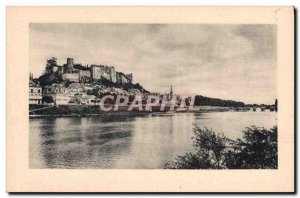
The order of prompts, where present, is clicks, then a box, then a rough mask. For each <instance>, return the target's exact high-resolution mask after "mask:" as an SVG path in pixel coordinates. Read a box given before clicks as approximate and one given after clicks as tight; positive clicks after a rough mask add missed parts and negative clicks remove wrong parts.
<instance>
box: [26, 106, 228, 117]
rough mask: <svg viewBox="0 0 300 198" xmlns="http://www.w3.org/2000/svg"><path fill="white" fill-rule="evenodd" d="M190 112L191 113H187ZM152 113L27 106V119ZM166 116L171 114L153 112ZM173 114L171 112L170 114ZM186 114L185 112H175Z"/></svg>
mask: <svg viewBox="0 0 300 198" xmlns="http://www.w3.org/2000/svg"><path fill="white" fill-rule="evenodd" d="M233 110H234V108H233V107H216V106H202V107H201V108H200V110H199V111H192V112H225V111H233ZM189 112H191V111H189ZM149 113H154V112H150V111H148V112H139V111H102V110H101V109H100V106H99V105H91V106H86V105H59V106H49V105H29V118H31V119H33V118H44V117H88V116H98V115H108V116H109V115H144V114H149ZM155 113H161V114H167V113H171V112H155ZM172 113H173V112H172ZM176 113H186V112H176Z"/></svg>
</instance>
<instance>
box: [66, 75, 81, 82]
mask: <svg viewBox="0 0 300 198" xmlns="http://www.w3.org/2000/svg"><path fill="white" fill-rule="evenodd" d="M62 79H63V80H69V81H74V82H78V81H79V73H71V74H69V73H65V74H63V75H62Z"/></svg>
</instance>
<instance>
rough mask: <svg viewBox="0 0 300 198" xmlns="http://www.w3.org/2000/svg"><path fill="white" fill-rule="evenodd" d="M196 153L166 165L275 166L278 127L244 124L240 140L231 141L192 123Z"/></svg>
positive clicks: (243, 167) (198, 167) (204, 167)
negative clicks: (268, 127) (248, 125)
mask: <svg viewBox="0 0 300 198" xmlns="http://www.w3.org/2000/svg"><path fill="white" fill-rule="evenodd" d="M194 133H195V137H194V138H193V139H194V144H193V146H194V147H195V149H196V151H195V153H186V154H185V155H183V156H177V157H176V159H175V160H174V161H173V162H171V163H168V164H166V165H165V168H171V169H276V168H277V161H278V156H277V126H274V127H273V128H271V129H270V130H267V129H265V128H260V127H255V126H251V127H247V128H246V129H245V130H244V131H243V134H244V135H243V139H237V140H231V139H228V138H226V137H225V136H224V135H222V134H216V133H215V132H214V131H212V130H211V129H208V128H204V129H201V128H200V127H198V126H196V125H195V128H194Z"/></svg>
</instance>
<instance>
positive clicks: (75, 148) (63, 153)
mask: <svg viewBox="0 0 300 198" xmlns="http://www.w3.org/2000/svg"><path fill="white" fill-rule="evenodd" d="M68 119H69V120H65V121H66V122H65V123H67V124H65V125H64V124H62V123H63V122H62V121H61V120H60V119H59V118H58V119H49V120H47V121H43V123H42V124H41V128H40V137H41V140H42V141H41V147H42V149H41V155H42V159H41V160H43V161H44V165H45V167H46V168H106V167H107V168H110V167H112V166H113V164H114V161H116V160H117V159H119V158H120V157H121V156H122V155H126V153H128V152H129V151H130V147H131V143H132V133H133V130H132V122H133V121H134V119H135V117H125V116H113V117H111V118H110V122H113V123H112V124H108V123H109V118H104V117H98V116H97V117H89V118H74V119H73V118H68ZM80 119H83V120H80ZM90 119H92V120H90ZM70 120H71V121H70ZM87 122H88V123H90V122H91V123H93V124H94V125H91V127H88V128H81V125H84V124H85V123H87ZM117 122H120V123H118V124H116V123H117ZM79 123H80V124H79ZM78 124H79V126H78V127H76V125H78ZM95 124H96V125H95ZM74 125H75V126H74Z"/></svg>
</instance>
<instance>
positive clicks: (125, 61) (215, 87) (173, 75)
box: [28, 23, 278, 169]
mask: <svg viewBox="0 0 300 198" xmlns="http://www.w3.org/2000/svg"><path fill="white" fill-rule="evenodd" d="M276 30H277V26H276V25H273V24H259V25H252V24H251V25H245V24H238V25H215V24H205V25H198V24H197V25H191V24H188V25H181V24H64V23H63V24H60V23H57V24H53V23H51V24H44V23H31V24H30V25H29V35H30V40H29V42H30V43H29V47H30V48H29V50H30V51H29V54H30V57H29V58H30V59H29V61H30V62H29V101H28V102H29V126H30V131H29V132H30V139H29V141H30V156H29V166H30V168H118V169H128V168H134V169H149V168H150V169H164V168H174V169H276V168H277V158H278V154H277V103H278V101H277V89H276V87H277V85H276V72H277V69H276V68H277V31H276Z"/></svg>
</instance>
